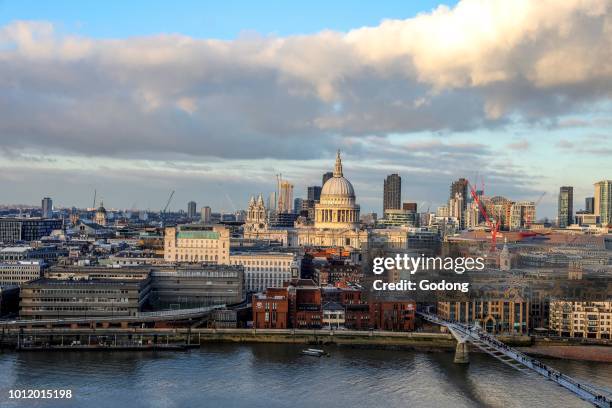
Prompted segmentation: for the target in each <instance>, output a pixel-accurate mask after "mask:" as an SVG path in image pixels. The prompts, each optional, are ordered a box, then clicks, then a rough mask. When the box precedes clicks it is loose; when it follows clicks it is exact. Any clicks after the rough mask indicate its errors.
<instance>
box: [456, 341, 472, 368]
mask: <svg viewBox="0 0 612 408" xmlns="http://www.w3.org/2000/svg"><path fill="white" fill-rule="evenodd" d="M453 362H454V363H455V364H468V363H469V362H470V355H469V350H468V345H467V343H466V342H464V341H458V342H457V347H456V348H455V358H454V360H453Z"/></svg>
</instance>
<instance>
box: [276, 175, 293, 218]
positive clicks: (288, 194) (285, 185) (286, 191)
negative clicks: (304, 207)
mask: <svg viewBox="0 0 612 408" xmlns="http://www.w3.org/2000/svg"><path fill="white" fill-rule="evenodd" d="M292 211H293V184H291V183H290V182H288V181H286V180H281V181H280V182H279V183H278V212H281V213H290V212H292Z"/></svg>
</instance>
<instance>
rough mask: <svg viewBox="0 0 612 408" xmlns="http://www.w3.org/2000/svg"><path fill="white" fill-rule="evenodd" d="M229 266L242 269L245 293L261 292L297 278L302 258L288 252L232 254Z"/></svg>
mask: <svg viewBox="0 0 612 408" xmlns="http://www.w3.org/2000/svg"><path fill="white" fill-rule="evenodd" d="M230 265H241V266H243V267H244V282H245V290H246V291H247V292H261V291H264V290H266V289H267V288H280V287H283V285H284V284H285V283H286V282H289V281H290V280H291V279H293V278H299V277H300V269H301V265H302V258H301V257H299V256H297V255H295V254H293V253H290V252H258V251H252V252H232V253H231V254H230Z"/></svg>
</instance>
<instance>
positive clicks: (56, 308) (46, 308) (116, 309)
mask: <svg viewBox="0 0 612 408" xmlns="http://www.w3.org/2000/svg"><path fill="white" fill-rule="evenodd" d="M28 310H30V311H36V312H44V311H49V312H51V311H54V312H55V311H81V312H82V311H88V312H127V311H128V310H129V309H128V308H127V307H87V306H33V307H30V308H28Z"/></svg>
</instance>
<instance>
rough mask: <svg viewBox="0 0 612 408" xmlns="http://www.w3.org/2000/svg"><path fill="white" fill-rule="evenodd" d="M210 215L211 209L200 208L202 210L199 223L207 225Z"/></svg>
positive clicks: (207, 207)
mask: <svg viewBox="0 0 612 408" xmlns="http://www.w3.org/2000/svg"><path fill="white" fill-rule="evenodd" d="M211 214H212V209H211V208H210V207H209V206H206V207H202V210H201V211H200V221H201V222H203V223H204V224H209V223H210V216H211Z"/></svg>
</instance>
